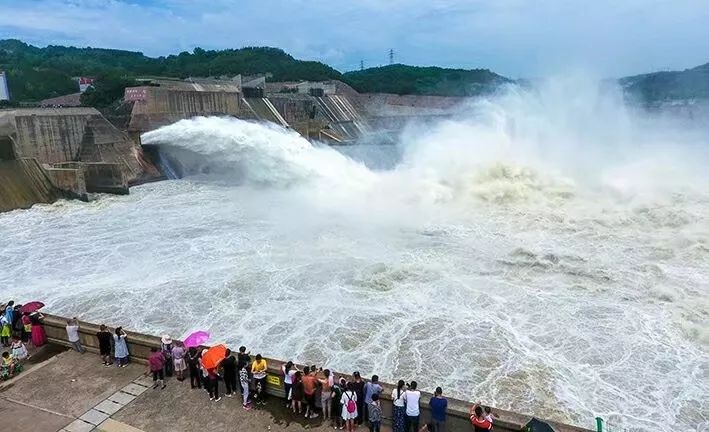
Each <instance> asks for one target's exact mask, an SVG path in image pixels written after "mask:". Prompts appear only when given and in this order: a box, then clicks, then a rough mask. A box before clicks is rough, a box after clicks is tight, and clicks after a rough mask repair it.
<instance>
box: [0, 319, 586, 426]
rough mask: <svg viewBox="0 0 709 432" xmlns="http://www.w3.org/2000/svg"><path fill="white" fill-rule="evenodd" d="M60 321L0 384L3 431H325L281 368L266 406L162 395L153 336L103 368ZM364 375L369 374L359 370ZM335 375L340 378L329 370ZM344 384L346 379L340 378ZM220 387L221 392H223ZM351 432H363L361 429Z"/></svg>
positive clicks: (457, 409)
mask: <svg viewBox="0 0 709 432" xmlns="http://www.w3.org/2000/svg"><path fill="white" fill-rule="evenodd" d="M65 325H66V318H61V317H57V316H52V315H47V314H45V320H44V328H45V330H46V332H47V336H48V340H49V344H47V345H45V346H43V347H41V348H39V349H38V350H36V351H31V354H32V357H31V358H30V359H29V360H26V361H25V362H24V363H23V364H24V366H25V369H24V371H22V372H21V373H19V374H18V375H16V376H15V377H14V378H12V379H10V380H8V381H4V382H0V399H2V404H1V406H2V407H3V408H2V412H3V413H5V415H4V416H3V418H4V420H3V423H4V424H3V426H4V427H5V428H8V430H32V431H33V432H50V431H51V432H53V431H69V432H84V431H86V432H88V431H106V432H140V431H145V432H157V431H199V430H207V431H210V432H220V431H224V432H226V431H235V430H236V431H303V430H313V431H326V430H332V426H331V424H330V422H329V421H324V420H323V419H322V418H316V419H311V420H308V419H306V418H304V417H303V416H302V415H295V414H294V413H292V412H291V411H290V410H287V409H286V408H285V401H284V399H283V398H284V391H283V382H282V377H281V375H280V366H281V365H282V364H283V362H281V361H279V360H274V359H267V361H268V364H269V371H268V372H269V376H268V387H267V390H268V393H269V395H270V396H271V397H270V399H269V401H268V403H267V404H266V406H265V407H254V408H253V409H251V410H248V411H247V410H245V409H243V408H242V406H241V398H240V396H238V395H236V396H235V397H233V398H227V397H222V399H221V400H220V401H218V402H215V401H210V400H209V398H208V396H207V394H206V392H205V391H204V390H201V389H190V383H189V379H186V380H185V381H182V382H181V381H178V380H177V379H175V378H168V379H167V381H166V384H167V386H166V388H165V389H160V388H158V389H153V388H152V384H153V381H152V377H150V376H148V375H147V367H146V358H147V356H148V353H149V352H150V348H151V347H159V346H160V339H159V338H158V337H155V336H149V335H144V334H140V333H134V332H129V331H126V332H127V334H128V339H127V340H128V346H129V349H130V353H131V362H130V363H129V364H128V366H127V367H125V368H118V367H116V366H115V365H114V366H110V367H106V366H104V365H103V363H102V361H101V358H100V357H99V356H98V355H97V353H98V341H97V340H96V337H95V334H96V332H97V331H98V326H97V325H95V324H91V323H85V322H81V329H80V337H81V342H82V344H83V346H84V347H85V348H86V349H87V352H86V353H85V354H79V353H78V352H76V351H73V350H70V349H69V348H68V345H69V343H68V341H67V336H66V330H65ZM366 374H369V371H367V372H366ZM335 375H336V376H337V377H340V376H343V374H340V373H337V372H335ZM344 376H345V377H346V378H349V375H344ZM383 386H384V391H383V392H382V408H383V415H384V417H385V418H384V424H385V426H383V428H382V430H383V431H386V432H389V431H391V429H390V428H389V425H388V424H387V423H389V421H390V419H391V401H390V398H389V395H390V394H391V389H392V387H391V386H390V385H387V384H384V385H383ZM220 387H222V391H223V386H221V385H220ZM430 397H431V395H430V394H428V393H425V392H422V395H421V424H425V422H427V421H428V420H429V419H430V413H429V412H428V400H429V398H430ZM448 401H449V407H448V421H447V431H448V432H457V431H470V430H472V428H471V426H470V424H469V421H468V414H467V413H468V407H469V405H470V404H469V403H468V402H465V401H460V400H455V399H452V398H448ZM494 411H495V412H497V413H498V414H499V419H496V422H495V427H494V430H495V431H520V430H523V428H524V426H525V425H526V424H527V422H528V421H529V420H530V419H531V417H530V416H526V415H522V414H517V413H513V412H509V411H504V410H496V409H495V410H494ZM549 423H550V425H552V426H553V427H554V430H555V431H557V432H588V430H586V429H582V428H578V427H574V426H570V425H564V424H559V423H554V422H549ZM357 430H358V431H360V430H361V431H364V430H368V428H367V427H365V426H364V425H363V426H360V427H359V428H358V429H357Z"/></svg>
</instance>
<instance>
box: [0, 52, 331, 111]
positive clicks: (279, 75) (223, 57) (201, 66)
mask: <svg viewBox="0 0 709 432" xmlns="http://www.w3.org/2000/svg"><path fill="white" fill-rule="evenodd" d="M0 70H5V71H6V72H7V73H8V80H9V84H10V92H11V94H12V97H13V99H14V100H19V101H36V100H41V99H45V98H49V97H54V96H60V95H63V94H67V93H72V92H76V91H77V90H78V88H77V84H76V83H75V82H74V81H72V79H71V78H72V77H75V76H96V77H99V78H101V77H123V78H124V79H127V80H130V78H132V77H136V76H144V75H150V76H163V77H175V78H186V77H189V76H199V77H206V76H220V75H237V74H244V75H249V74H256V73H265V72H269V73H271V74H273V77H272V78H271V79H272V80H274V81H297V80H313V81H315V80H328V79H340V78H341V74H340V73H339V72H338V71H336V70H335V69H333V68H331V67H330V66H327V65H325V64H322V63H319V62H314V61H302V60H296V59H294V58H293V57H291V56H290V55H288V54H286V53H285V52H284V51H282V50H280V49H276V48H266V47H249V48H241V49H235V50H232V49H229V50H221V51H206V50H203V49H201V48H196V49H195V50H194V52H192V53H188V52H183V53H180V54H179V55H170V56H167V57H157V58H152V57H147V56H145V55H143V53H140V52H132V51H122V50H112V49H102V48H74V47H63V46H48V47H46V48H37V47H34V46H32V45H28V44H25V43H23V42H21V41H18V40H14V39H7V40H0Z"/></svg>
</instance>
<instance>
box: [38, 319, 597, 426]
mask: <svg viewBox="0 0 709 432" xmlns="http://www.w3.org/2000/svg"><path fill="white" fill-rule="evenodd" d="M45 316H46V318H45V321H44V325H45V329H46V332H47V336H48V338H49V341H50V342H51V343H53V344H58V345H64V346H69V343H68V341H67V335H66V330H65V326H66V321H67V319H66V318H63V317H59V316H54V315H48V314H45ZM107 324H110V323H107ZM96 332H98V325H96V324H93V323H88V322H81V331H80V337H81V341H82V344H83V345H84V346H85V347H86V348H87V349H88V350H89V351H90V352H93V353H97V352H98V341H97V339H96V336H95V335H96ZM126 333H127V334H128V346H129V350H130V353H131V358H132V361H134V362H140V363H146V359H147V358H148V356H149V354H150V349H151V348H152V347H160V338H159V337H157V336H151V335H146V334H141V333H136V332H131V331H129V330H126ZM267 361H268V365H269V371H268V373H269V375H268V386H267V391H268V393H269V394H270V395H273V396H275V397H279V398H284V397H285V391H284V387H283V380H282V375H281V373H280V368H281V366H282V365H283V364H284V362H283V361H281V360H277V359H269V358H267ZM335 375H336V376H337V377H339V376H344V377H346V378H347V379H350V378H351V377H350V376H349V375H348V374H340V373H337V372H335ZM393 388H394V387H393V386H392V385H390V384H384V392H383V396H382V398H383V400H384V401H385V403H384V404H383V408H384V415H385V417H386V418H387V419H391V416H392V413H391V403H390V401H391V399H390V397H389V396H390V394H391V391H392V389H393ZM431 396H432V395H431V394H428V393H425V392H422V396H421V401H422V405H421V419H422V421H427V420H428V419H430V412H429V410H428V404H427V402H428V400H429V399H430V397H431ZM448 401H449V409H448V413H449V419H448V430H449V431H468V430H470V423H469V420H468V409H469V406H470V402H467V401H463V400H457V399H452V398H449V399H448ZM494 411H496V412H497V413H498V414H499V415H500V418H499V419H498V420H497V421H496V423H495V430H498V431H499V430H506V431H519V430H521V429H522V428H523V427H524V426H525V425H526V424H527V422H528V421H529V420H531V418H532V417H531V416H528V415H524V414H519V413H515V412H511V411H506V410H494ZM589 421H592V420H591V419H589ZM548 423H549V424H551V425H552V426H553V427H554V429H555V430H556V431H557V432H588V431H589V430H588V429H583V428H579V427H576V426H571V425H566V424H561V423H556V422H548Z"/></svg>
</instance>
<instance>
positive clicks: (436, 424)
mask: <svg viewBox="0 0 709 432" xmlns="http://www.w3.org/2000/svg"><path fill="white" fill-rule="evenodd" d="M428 404H429V405H430V406H431V420H432V421H431V423H433V432H445V430H446V410H447V409H448V399H446V398H444V397H443V389H442V388H440V387H436V392H435V393H434V394H433V397H432V398H431V401H430V402H429V403H428Z"/></svg>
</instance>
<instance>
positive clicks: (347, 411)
mask: <svg viewBox="0 0 709 432" xmlns="http://www.w3.org/2000/svg"><path fill="white" fill-rule="evenodd" d="M340 404H341V405H342V419H343V420H344V421H345V428H346V429H347V432H354V430H355V429H356V428H357V426H356V425H355V422H356V420H357V414H358V412H357V392H355V390H354V385H353V383H347V389H346V390H345V392H344V393H342V397H341V398H340Z"/></svg>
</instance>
